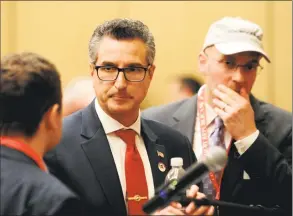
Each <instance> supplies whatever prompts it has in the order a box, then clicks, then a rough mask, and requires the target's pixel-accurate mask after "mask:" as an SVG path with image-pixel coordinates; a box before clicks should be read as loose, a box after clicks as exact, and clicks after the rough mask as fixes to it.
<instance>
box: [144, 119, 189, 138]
mask: <svg viewBox="0 0 293 216" xmlns="http://www.w3.org/2000/svg"><path fill="white" fill-rule="evenodd" d="M142 118H143V120H144V121H145V122H146V123H147V124H148V126H149V127H150V128H151V129H152V131H153V132H154V133H155V134H156V135H157V136H158V137H160V138H167V139H169V138H171V139H172V138H175V139H176V138H177V139H178V138H180V139H181V138H184V139H185V138H187V137H186V136H185V135H183V134H182V133H180V132H179V131H178V130H175V129H173V128H171V127H169V126H167V125H166V124H163V123H161V122H157V121H156V120H151V119H147V118H145V117H144V116H143V117H142Z"/></svg>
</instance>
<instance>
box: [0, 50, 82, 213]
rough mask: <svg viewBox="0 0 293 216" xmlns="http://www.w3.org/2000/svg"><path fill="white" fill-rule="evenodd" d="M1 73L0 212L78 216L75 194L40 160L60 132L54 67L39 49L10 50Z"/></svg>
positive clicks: (59, 102) (58, 91)
mask: <svg viewBox="0 0 293 216" xmlns="http://www.w3.org/2000/svg"><path fill="white" fill-rule="evenodd" d="M0 77H1V79H0V133H1V134H0V135H1V136H0V149H1V151H0V159H1V171H0V173H1V174H0V182H1V185H0V189H1V190H0V194H1V199H0V200H1V201H0V202H1V205H0V215H36V216H42V215H60V216H63V215H80V213H81V211H80V210H81V205H80V201H79V199H78V198H77V196H76V195H75V194H74V193H73V192H71V191H70V190H69V189H68V188H67V187H66V186H65V185H63V184H62V183H61V182H60V181H59V180H58V179H56V178H55V177H54V176H51V175H50V174H49V173H48V172H47V167H46V165H45V163H44V161H43V159H42V158H43V155H44V154H45V153H46V152H47V151H49V150H50V149H51V148H53V147H54V146H55V145H56V144H57V143H58V142H59V140H60V137H61V132H62V93H61V83H60V77H59V73H58V72H57V69H56V68H55V66H54V65H53V64H52V63H50V62H49V61H48V60H46V59H44V58H43V57H42V56H39V55H37V54H34V53H20V54H12V55H8V56H5V57H3V59H1V71H0Z"/></svg>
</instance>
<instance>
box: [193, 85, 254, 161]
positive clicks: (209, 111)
mask: <svg viewBox="0 0 293 216" xmlns="http://www.w3.org/2000/svg"><path fill="white" fill-rule="evenodd" d="M204 88H205V85H204V86H202V87H201V88H200V90H199V92H198V93H200V92H201V91H203V89H204ZM205 111H206V121H207V122H206V125H207V127H208V137H210V135H211V133H212V132H213V130H214V129H215V124H214V119H215V118H216V117H217V114H216V113H215V111H214V110H213V108H212V107H211V106H210V105H209V104H208V103H205ZM258 135H259V131H258V130H257V131H255V132H254V133H252V134H251V135H249V136H247V137H245V138H244V139H241V140H238V141H236V142H234V144H235V146H236V148H237V151H238V153H239V154H240V155H242V154H243V153H244V152H245V151H246V150H247V149H248V148H249V147H250V146H251V145H252V144H253V143H254V141H255V140H256V139H257V137H258ZM231 140H232V137H231V134H230V133H229V132H228V131H227V130H226V128H225V129H224V141H225V146H226V149H228V148H229V145H230V143H231ZM193 143H194V144H193V150H194V152H195V155H196V158H197V159H198V160H200V159H201V158H202V142H201V131H200V122H199V117H198V113H197V115H196V123H195V130H194V139H193Z"/></svg>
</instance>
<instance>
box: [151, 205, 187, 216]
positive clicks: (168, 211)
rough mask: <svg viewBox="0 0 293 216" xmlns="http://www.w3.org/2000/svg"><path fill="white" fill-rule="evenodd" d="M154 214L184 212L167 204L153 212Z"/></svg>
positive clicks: (177, 213)
mask: <svg viewBox="0 0 293 216" xmlns="http://www.w3.org/2000/svg"><path fill="white" fill-rule="evenodd" d="M154 215H184V213H183V212H182V211H181V210H180V209H177V208H175V207H173V206H171V205H169V206H167V207H166V208H164V209H162V210H160V211H157V212H155V214H154Z"/></svg>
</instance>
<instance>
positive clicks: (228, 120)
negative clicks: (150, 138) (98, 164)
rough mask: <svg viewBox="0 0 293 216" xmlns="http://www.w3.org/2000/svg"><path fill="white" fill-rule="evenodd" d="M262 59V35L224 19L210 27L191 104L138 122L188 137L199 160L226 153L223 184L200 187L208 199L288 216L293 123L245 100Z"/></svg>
mask: <svg viewBox="0 0 293 216" xmlns="http://www.w3.org/2000/svg"><path fill="white" fill-rule="evenodd" d="M262 57H264V58H265V59H266V60H267V61H269V58H268V56H267V54H266V53H265V52H264V50H263V48H262V30H261V28H260V27H259V26H258V25H256V24H255V23H252V22H249V21H247V20H243V19H240V18H231V17H226V18H223V19H221V20H219V21H217V22H215V23H214V24H212V25H211V27H210V29H209V32H208V34H207V36H206V40H205V43H204V46H203V49H202V51H201V53H200V55H199V70H200V72H201V73H202V74H203V76H204V78H205V83H206V85H204V86H203V87H202V88H201V89H200V90H199V92H198V94H197V95H196V96H194V97H192V98H190V99H186V100H182V101H180V102H175V103H172V104H168V105H164V106H161V107H153V108H150V109H147V110H145V111H144V112H143V116H144V117H145V118H148V119H152V120H156V121H158V122H161V123H164V124H166V125H168V126H171V127H172V128H174V129H176V130H178V131H180V132H181V133H183V134H184V135H186V136H187V137H188V139H189V141H191V142H192V143H193V149H194V151H195V153H196V157H197V158H201V157H202V155H204V153H205V150H206V149H208V148H209V146H210V145H222V146H223V147H224V148H226V149H227V151H228V154H229V161H228V164H227V166H226V168H225V170H224V172H223V177H222V181H221V178H216V180H213V179H209V178H206V179H204V180H203V185H204V187H203V192H204V193H206V194H207V195H208V194H209V193H210V197H211V198H220V199H221V200H224V201H229V202H236V203H240V204H246V205H250V204H253V205H263V206H265V207H276V206H279V207H280V208H279V207H276V208H277V209H279V210H281V209H282V210H285V211H286V214H288V215H291V208H292V204H291V202H292V172H291V166H292V155H291V154H292V115H291V114H290V113H288V112H286V111H284V110H281V109H280V108H277V107H275V106H273V105H271V104H268V103H265V102H262V101H259V100H258V99H256V98H255V97H254V96H253V95H252V94H250V92H251V89H252V87H253V84H254V81H255V79H256V76H257V72H258V71H259V70H260V69H261V66H260V65H259V61H260V59H261V58H262ZM222 123H223V124H222ZM218 125H220V126H218ZM220 131H222V132H221V133H220ZM216 133H217V134H218V136H217V138H218V140H219V141H215V140H217V139H214V134H216ZM211 183H213V184H211ZM210 185H211V186H212V187H211V188H212V189H210V187H209V186H210ZM213 186H220V189H219V188H216V187H213ZM217 189H218V190H217ZM242 214H243V215H251V213H248V212H244V211H241V210H235V211H234V210H233V209H229V208H220V215H242ZM257 215H259V214H257ZM264 215H266V214H264Z"/></svg>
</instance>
